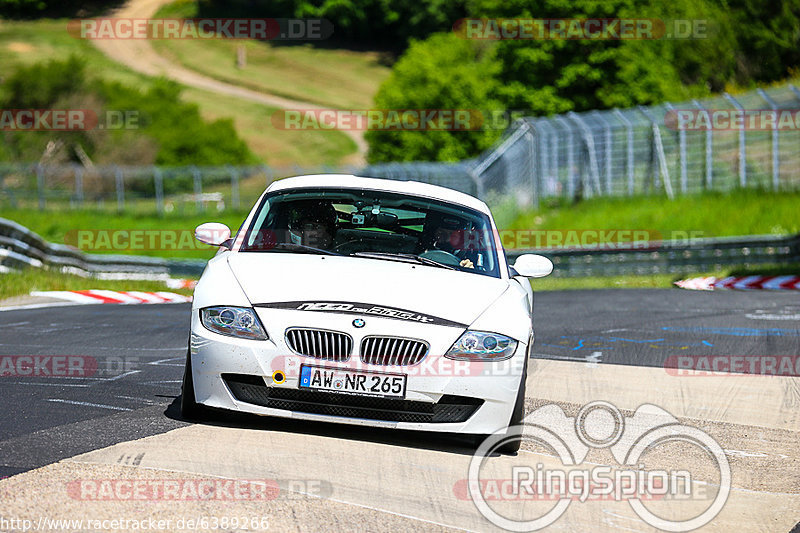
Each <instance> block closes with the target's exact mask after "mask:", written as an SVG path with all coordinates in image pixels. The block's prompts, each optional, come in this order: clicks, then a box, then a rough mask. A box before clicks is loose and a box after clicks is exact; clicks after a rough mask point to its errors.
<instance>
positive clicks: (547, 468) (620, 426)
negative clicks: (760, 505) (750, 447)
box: [453, 401, 731, 531]
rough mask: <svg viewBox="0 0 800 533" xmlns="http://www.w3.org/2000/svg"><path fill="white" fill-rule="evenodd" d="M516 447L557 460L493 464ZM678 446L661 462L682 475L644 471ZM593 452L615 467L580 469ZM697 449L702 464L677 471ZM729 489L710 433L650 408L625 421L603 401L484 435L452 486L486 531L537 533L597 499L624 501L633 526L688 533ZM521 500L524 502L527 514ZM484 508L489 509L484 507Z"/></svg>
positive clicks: (548, 411) (547, 410)
mask: <svg viewBox="0 0 800 533" xmlns="http://www.w3.org/2000/svg"><path fill="white" fill-rule="evenodd" d="M519 438H522V439H524V440H529V441H534V442H536V443H537V444H540V445H544V446H545V447H547V448H548V451H550V452H552V453H555V458H554V459H555V460H554V461H545V460H543V459H542V456H541V455H538V454H518V455H517V456H516V457H513V458H508V457H502V458H493V457H492V452H493V451H494V450H496V449H497V448H498V447H500V446H502V445H503V444H504V443H506V442H507V441H508V440H511V439H519ZM675 445H680V446H681V452H683V453H675V452H674V450H672V449H671V448H670V452H672V453H669V452H667V456H666V457H667V459H666V461H667V463H673V462H676V461H677V463H679V464H680V465H681V467H680V468H661V467H653V466H649V465H646V463H648V460H649V459H650V457H649V456H648V454H650V453H657V450H659V449H665V448H667V447H670V446H675ZM684 447H685V448H686V450H685V451H684V449H683V448H684ZM593 449H594V450H602V449H608V450H609V452H610V455H611V456H612V458H613V459H614V461H615V462H616V465H614V466H611V465H606V464H597V463H589V462H586V458H587V455H588V454H589V452H590V451H591V450H593ZM698 450H699V451H700V452H702V453H701V454H700V455H701V456H702V458H703V459H701V461H703V463H702V466H701V467H700V468H697V470H699V472H693V471H692V470H691V468H690V467H689V465H687V464H683V463H684V462H685V461H686V459H685V458H686V457H689V456H691V455H692V452H697V451H698ZM534 458H535V459H534ZM662 461H664V459H662ZM699 461H700V460H699ZM706 462H708V463H710V464H709V465H708V467H706V464H705V463H706ZM559 463H560V464H559ZM659 466H660V465H659ZM709 473H710V474H709ZM709 478H710V479H709ZM730 490H731V468H730V463H729V462H728V459H727V457H726V455H725V453H724V450H723V449H722V447H721V446H720V445H719V443H717V441H715V440H714V439H713V438H712V437H711V436H710V435H709V434H707V433H705V432H704V431H701V430H700V429H698V428H695V427H693V426H689V425H685V424H681V423H680V421H678V419H676V418H675V417H673V416H672V415H671V414H669V413H668V412H667V411H665V410H664V409H661V408H660V407H657V406H655V405H651V404H643V405H641V406H639V407H638V408H637V409H636V411H635V412H634V413H633V415H632V416H624V415H623V414H622V413H621V412H620V410H619V409H618V408H617V407H616V406H614V405H613V404H611V403H609V402H605V401H595V402H590V403H588V404H586V405H584V406H583V407H582V408H581V409H580V410H579V411H578V413H577V414H576V416H574V417H568V416H566V414H565V413H564V411H563V410H562V409H561V407H559V406H558V405H555V404H550V405H545V406H543V407H540V408H538V409H537V410H535V411H534V412H532V413H530V414H529V415H528V416H526V417H525V420H524V423H523V424H521V425H518V426H514V427H511V428H508V431H507V432H506V430H505V429H503V430H500V431H498V432H496V433H494V434H493V435H490V436H489V437H488V438H487V439H486V440H485V441H484V442H483V443H482V444H481V446H480V447H479V448H478V450H477V451H476V453H475V455H474V456H473V457H472V460H471V461H470V465H469V470H468V477H467V479H466V480H461V481H459V482H456V484H455V485H454V487H453V491H454V493H455V495H456V497H462V498H464V497H468V498H469V499H471V500H472V502H473V503H474V504H475V506H476V508H477V509H478V511H479V512H480V513H481V514H482V515H483V516H484V517H486V518H487V519H488V520H489V521H490V522H491V523H492V524H494V525H496V526H498V527H500V528H503V529H506V530H509V531H538V530H540V529H543V528H545V527H547V526H550V525H552V524H553V523H554V522H555V521H556V520H558V519H559V518H560V517H561V516H562V515H563V514H564V513H565V512H566V510H567V508H568V507H569V506H570V505H571V504H573V503H574V504H580V503H581V502H586V501H596V500H602V501H609V500H612V501H620V502H627V503H628V505H630V507H631V509H632V510H633V511H634V512H635V513H636V515H637V516H638V517H639V518H641V519H642V520H643V521H644V522H646V523H647V524H649V525H651V526H653V527H656V528H658V529H663V530H666V531H692V530H694V529H697V528H699V527H702V526H704V525H706V524H708V523H709V522H710V521H711V520H713V519H714V518H715V517H716V516H717V515H718V514H719V512H720V511H721V510H722V508H723V507H724V505H725V503H726V502H727V499H728V496H729V494H730ZM521 500H526V501H527V503H526V506H525V507H524V508H521V507H520V505H519V501H521ZM489 501H494V502H496V503H495V504H494V505H493V506H490V505H489V503H488V502H489ZM554 501H555V504H553V502H554ZM497 502H501V504H498V503H497ZM502 502H508V503H507V504H505V505H503V504H502ZM538 502H541V503H542V504H543V505H536V504H537V503H538ZM662 503H667V504H669V505H671V506H672V508H671V509H670V513H669V518H665V517H664V515H663V509H664V508H663V507H662V506H660V505H661V504H662ZM648 505H649V506H648ZM657 511H662V513H659V512H657Z"/></svg>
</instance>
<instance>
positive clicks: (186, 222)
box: [0, 209, 247, 277]
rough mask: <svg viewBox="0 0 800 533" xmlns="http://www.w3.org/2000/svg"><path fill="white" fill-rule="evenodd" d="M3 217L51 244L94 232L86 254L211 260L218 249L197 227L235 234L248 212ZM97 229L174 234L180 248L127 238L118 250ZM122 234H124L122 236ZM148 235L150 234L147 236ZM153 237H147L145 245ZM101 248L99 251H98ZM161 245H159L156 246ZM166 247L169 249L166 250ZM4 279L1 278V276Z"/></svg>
mask: <svg viewBox="0 0 800 533" xmlns="http://www.w3.org/2000/svg"><path fill="white" fill-rule="evenodd" d="M0 216H2V217H4V218H8V219H10V220H13V221H14V222H17V223H18V224H22V225H23V226H25V227H27V228H29V229H30V230H31V231H34V232H36V233H38V234H39V235H40V236H41V237H42V238H44V239H45V240H47V241H49V242H53V243H59V244H71V245H73V246H74V245H76V244H78V238H79V237H80V236H81V234H79V233H78V231H79V230H89V231H90V232H91V233H86V234H83V235H90V236H91V237H90V238H91V240H85V241H84V243H88V245H87V246H85V247H82V248H83V251H85V252H88V253H104V254H123V255H146V256H151V257H166V258H181V259H210V258H211V257H213V256H214V254H215V253H216V251H217V248H216V247H212V246H208V245H205V244H202V243H200V242H198V241H197V240H195V239H194V238H193V237H192V235H194V228H195V227H197V226H198V225H200V224H202V223H203V222H212V221H213V222H222V223H223V224H227V225H228V227H230V228H231V231H236V230H237V229H239V226H240V225H241V224H242V222H244V219H245V217H246V216H247V212H244V211H243V212H238V213H236V212H231V211H226V212H224V213H215V212H211V211H209V213H208V214H195V213H183V214H182V213H170V214H166V215H165V216H163V217H161V218H159V217H158V216H157V215H156V213H155V212H154V211H149V212H148V211H142V212H140V213H121V214H118V213H114V212H104V211H97V210H91V211H90V210H81V211H78V210H75V211H56V212H54V211H37V210H33V209H26V210H10V209H4V210H3V211H2V213H0ZM95 230H105V231H107V232H108V233H106V234H104V235H103V236H104V237H105V236H108V237H109V239H113V236H114V233H113V232H117V231H125V230H127V231H130V230H145V231H161V232H164V233H160V234H158V237H157V238H158V241H156V242H164V241H163V239H164V235H165V234H166V235H170V236H171V235H175V242H176V244H175V246H174V247H177V248H179V249H173V245H171V244H170V243H169V241H167V242H166V245H165V246H161V247H160V248H159V249H146V248H150V246H149V244H145V245H144V246H140V247H135V248H133V249H128V248H130V247H127V246H124V244H125V243H127V242H128V238H127V237H124V240H119V242H120V243H122V244H123V247H122V248H120V247H115V246H114V244H113V241H108V243H109V244H106V242H105V241H101V237H100V235H99V234H98V233H97V232H96V231H95ZM120 235H122V234H120ZM148 235H149V234H148ZM149 238H150V237H149V236H147V237H145V239H146V240H145V242H148V241H147V239H149ZM98 245H99V248H98ZM158 246H159V245H158V244H157V245H156V247H158ZM165 248H166V249H165ZM0 277H2V276H0Z"/></svg>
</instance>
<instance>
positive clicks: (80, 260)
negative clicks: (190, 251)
mask: <svg viewBox="0 0 800 533" xmlns="http://www.w3.org/2000/svg"><path fill="white" fill-rule="evenodd" d="M205 265H206V261H203V260H183V259H162V258H158V257H141V256H133V255H101V254H86V253H83V252H81V251H80V250H76V249H74V248H71V247H69V246H65V245H63V244H53V243H50V242H47V241H45V240H44V239H43V238H42V237H40V236H39V235H37V234H36V233H34V232H32V231H31V230H29V229H28V228H26V227H24V226H21V225H20V224H17V223H16V222H14V221H11V220H8V219H5V218H0V266H4V267H7V268H26V267H37V268H42V267H45V266H46V267H55V268H59V269H62V268H68V269H77V270H79V271H82V272H84V273H86V274H90V275H91V274H98V273H140V274H141V273H155V274H165V275H169V276H199V275H200V274H201V273H202V271H203V269H204V268H205Z"/></svg>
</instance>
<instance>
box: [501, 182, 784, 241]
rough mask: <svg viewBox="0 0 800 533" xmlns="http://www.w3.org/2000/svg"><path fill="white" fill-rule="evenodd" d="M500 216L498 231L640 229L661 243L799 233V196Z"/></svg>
mask: <svg viewBox="0 0 800 533" xmlns="http://www.w3.org/2000/svg"><path fill="white" fill-rule="evenodd" d="M498 218H500V217H498ZM504 218H505V219H507V220H510V223H509V225H508V226H507V227H506V228H502V229H517V230H531V229H533V230H572V229H576V230H585V229H595V230H611V229H616V230H622V229H631V230H633V229H641V230H654V231H656V232H658V233H660V235H661V236H662V238H664V239H670V238H671V237H672V236H673V235H672V234H673V232H697V234H696V235H695V236H696V237H701V236H702V237H721V236H731V235H767V234H774V235H785V234H789V233H798V232H800V192H797V191H794V192H780V193H773V192H767V191H760V190H754V189H751V190H736V191H732V192H730V193H728V194H723V193H707V194H704V195H693V196H679V197H677V198H676V199H675V200H673V201H670V200H668V199H667V198H665V197H635V198H598V199H591V200H584V201H583V202H580V203H578V204H575V205H568V204H565V203H554V204H553V205H550V206H543V207H542V208H541V209H539V210H537V211H530V212H527V213H524V214H521V215H517V216H516V217H510V216H508V215H505V216H504ZM498 224H501V222H500V221H499V220H498ZM677 236H678V237H682V238H685V236H683V235H677Z"/></svg>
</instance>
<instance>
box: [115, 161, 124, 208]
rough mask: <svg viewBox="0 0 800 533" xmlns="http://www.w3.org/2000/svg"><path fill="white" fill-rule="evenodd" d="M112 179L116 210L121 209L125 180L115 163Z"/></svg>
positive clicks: (122, 206)
mask: <svg viewBox="0 0 800 533" xmlns="http://www.w3.org/2000/svg"><path fill="white" fill-rule="evenodd" d="M114 181H115V182H116V189H117V211H122V210H124V209H125V181H124V179H123V176H122V170H121V169H120V168H119V167H118V166H116V165H115V166H114Z"/></svg>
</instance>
